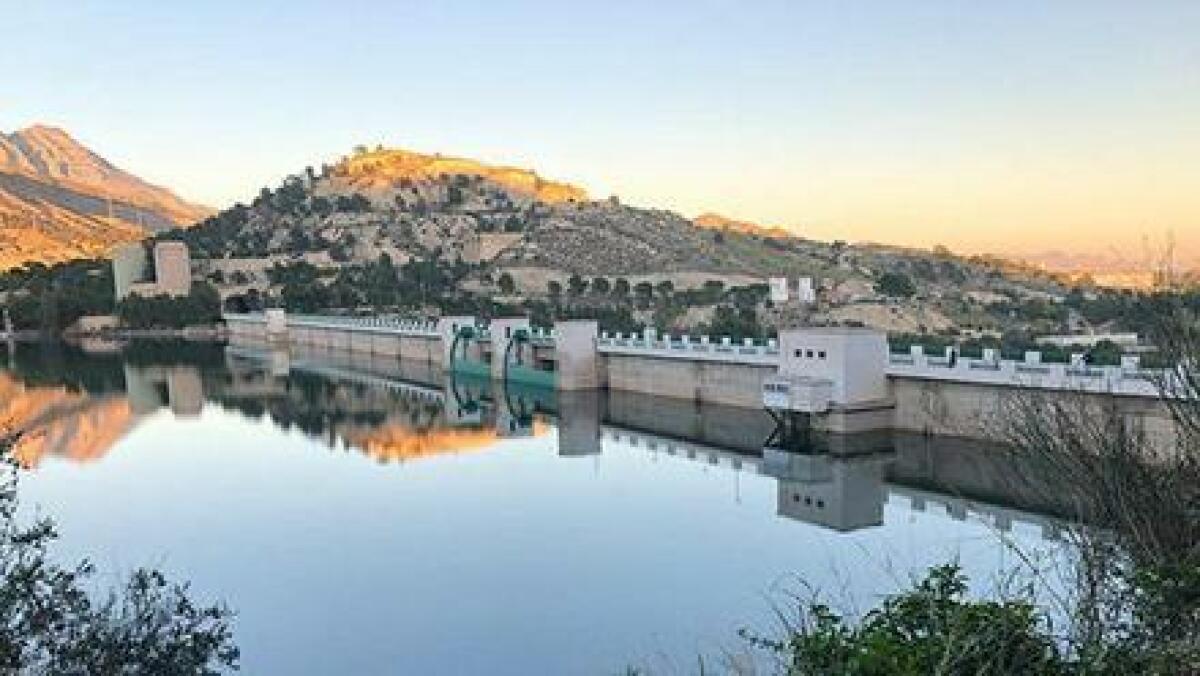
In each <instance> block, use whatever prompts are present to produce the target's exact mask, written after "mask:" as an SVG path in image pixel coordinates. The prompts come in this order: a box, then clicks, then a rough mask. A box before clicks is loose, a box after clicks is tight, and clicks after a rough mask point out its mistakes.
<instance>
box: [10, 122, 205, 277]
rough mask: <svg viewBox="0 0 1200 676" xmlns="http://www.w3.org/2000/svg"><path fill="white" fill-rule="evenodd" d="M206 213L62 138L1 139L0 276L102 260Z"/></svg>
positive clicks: (48, 134) (39, 133)
mask: <svg viewBox="0 0 1200 676" xmlns="http://www.w3.org/2000/svg"><path fill="white" fill-rule="evenodd" d="M210 213H212V212H211V210H209V209H207V208H205V207H201V206H197V205H195V204H191V203H188V202H185V201H184V200H182V199H180V198H179V197H177V196H176V195H174V194H173V193H171V192H170V191H169V190H167V189H165V188H161V187H159V186H156V185H151V184H150V183H147V182H145V181H143V180H142V179H140V178H138V177H136V176H134V175H132V174H130V173H128V172H125V171H123V170H121V169H119V168H118V167H116V166H114V165H113V164H112V163H111V162H109V161H108V160H105V159H104V158H103V157H100V156H99V155H97V154H96V153H95V152H93V151H91V150H89V149H88V148H86V147H84V146H83V145H82V144H80V143H79V142H78V141H76V140H75V139H73V138H71V136H70V135H69V134H67V132H65V131H63V130H61V129H58V128H55V127H48V126H43V125H37V126H33V127H29V128H27V129H22V130H20V131H16V132H13V133H11V134H4V133H0V270H3V269H7V268H11V267H15V266H17V265H20V264H22V263H25V262H31V261H36V262H43V263H51V262H58V261H63V260H70V259H74V258H90V257H100V256H104V255H105V254H107V253H108V251H109V250H110V249H111V248H112V247H113V246H115V245H117V244H121V243H124V242H131V241H136V240H138V239H141V238H143V237H146V236H147V235H149V234H153V233H156V232H161V231H162V230H166V229H169V228H173V227H177V226H186V225H190V224H192V223H194V222H196V221H197V220H199V219H201V218H204V217H205V216H207V215H209V214H210Z"/></svg>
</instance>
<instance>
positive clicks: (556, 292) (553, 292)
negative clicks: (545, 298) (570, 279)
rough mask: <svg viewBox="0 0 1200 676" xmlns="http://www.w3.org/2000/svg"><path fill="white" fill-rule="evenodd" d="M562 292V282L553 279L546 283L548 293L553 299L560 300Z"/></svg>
mask: <svg viewBox="0 0 1200 676" xmlns="http://www.w3.org/2000/svg"><path fill="white" fill-rule="evenodd" d="M562 290H563V288H562V283H561V282H558V281H557V280H553V279H552V280H550V281H548V282H546V293H547V294H549V295H550V297H551V298H558V297H559V296H561V295H562Z"/></svg>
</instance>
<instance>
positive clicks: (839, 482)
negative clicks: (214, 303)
mask: <svg viewBox="0 0 1200 676" xmlns="http://www.w3.org/2000/svg"><path fill="white" fill-rule="evenodd" d="M891 460H892V456H891V455H890V454H888V455H868V456H854V457H848V458H847V457H835V456H831V455H801V454H798V453H789V452H787V451H781V450H778V449H773V448H768V449H765V450H764V451H763V472H764V473H765V474H769V475H771V476H774V477H775V478H777V479H778V480H779V489H778V490H779V514H780V515H781V516H786V517H789V518H793V519H800V520H802V521H807V522H809V523H815V524H819V525H822V526H826V527H829V528H833V529H834V530H839V531H852V530H857V529H859V528H867V527H870V526H879V525H882V524H883V504H884V502H885V501H886V499H887V491H886V490H885V489H884V486H883V472H884V468H885V467H886V466H887V465H888V463H889V462H891Z"/></svg>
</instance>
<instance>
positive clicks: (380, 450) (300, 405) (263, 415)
mask: <svg viewBox="0 0 1200 676" xmlns="http://www.w3.org/2000/svg"><path fill="white" fill-rule="evenodd" d="M237 378H240V379H242V380H244V381H246V382H250V381H253V382H256V383H259V384H261V383H263V382H265V380H264V379H269V378H270V376H267V375H265V374H264V373H262V372H261V371H255V370H247V371H243V372H240V373H239V374H238V376H237ZM235 380H236V378H235ZM211 398H212V399H213V401H215V402H216V403H218V404H219V405H220V406H222V407H224V408H225V409H227V410H230V411H235V412H238V413H241V414H242V415H245V416H247V417H249V418H253V419H256V420H262V419H267V420H270V421H271V423H272V424H274V425H275V426H277V427H279V428H280V429H283V430H293V429H294V430H299V431H300V432H303V433H304V434H306V435H308V436H311V437H315V438H319V439H322V440H324V441H327V442H329V441H332V439H333V438H335V437H336V438H339V439H341V440H342V441H344V442H345V443H347V444H348V445H350V446H351V447H354V448H358V449H360V450H362V451H363V452H365V453H368V454H370V455H372V456H373V457H376V458H377V459H381V460H387V459H404V458H411V457H422V456H425V455H430V454H433V453H434V452H437V449H441V450H442V451H443V452H444V451H448V450H450V446H451V445H453V444H455V443H458V444H460V445H461V446H462V447H463V448H464V449H465V448H467V447H473V446H477V445H478V443H477V442H478V439H479V437H480V435H481V434H485V435H486V436H487V437H488V439H489V440H492V439H494V437H495V434H494V432H491V431H486V432H485V431H481V430H478V429H476V430H465V431H455V432H447V431H446V427H447V423H446V421H445V418H444V415H443V407H442V404H441V403H440V402H438V401H431V400H428V399H422V398H418V397H411V396H407V395H405V394H404V393H402V392H399V391H394V390H391V389H388V388H384V387H379V386H373V385H369V384H365V383H359V382H340V381H335V380H332V379H330V378H327V377H325V376H323V375H319V374H313V373H306V372H303V371H292V372H291V373H290V374H289V375H288V376H287V378H286V379H282V378H281V379H279V383H278V387H277V388H276V389H275V391H274V393H273V394H270V395H268V394H264V393H262V392H256V393H255V394H253V395H250V396H239V394H238V385H237V383H236V382H234V383H232V384H230V385H229V386H228V387H226V388H223V391H218V392H213V393H212V394H211Z"/></svg>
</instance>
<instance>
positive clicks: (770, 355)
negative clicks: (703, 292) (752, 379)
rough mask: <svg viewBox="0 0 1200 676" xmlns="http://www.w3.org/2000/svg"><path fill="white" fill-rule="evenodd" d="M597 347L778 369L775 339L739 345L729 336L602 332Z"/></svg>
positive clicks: (615, 352) (611, 350)
mask: <svg viewBox="0 0 1200 676" xmlns="http://www.w3.org/2000/svg"><path fill="white" fill-rule="evenodd" d="M596 347H597V350H598V351H599V352H601V353H603V354H627V355H631V356H632V355H637V356H647V357H661V358H666V359H691V360H696V361H717V362H729V363H733V364H752V365H755V366H777V365H778V364H779V345H778V344H777V343H776V342H775V341H774V340H769V341H767V342H766V343H765V344H760V343H755V342H754V341H753V340H751V339H749V338H747V339H746V340H744V341H742V342H740V343H735V342H733V340H732V339H731V338H728V337H722V338H719V339H718V340H716V341H714V340H712V339H711V338H710V337H709V336H700V337H699V338H698V339H696V338H693V337H691V336H686V335H685V336H678V337H675V336H665V337H661V338H660V337H658V336H656V335H654V334H653V333H646V334H642V335H636V334H629V335H628V336H626V335H623V334H620V333H617V334H613V335H610V334H608V333H602V334H600V337H599V338H598V339H597V340H596Z"/></svg>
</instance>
